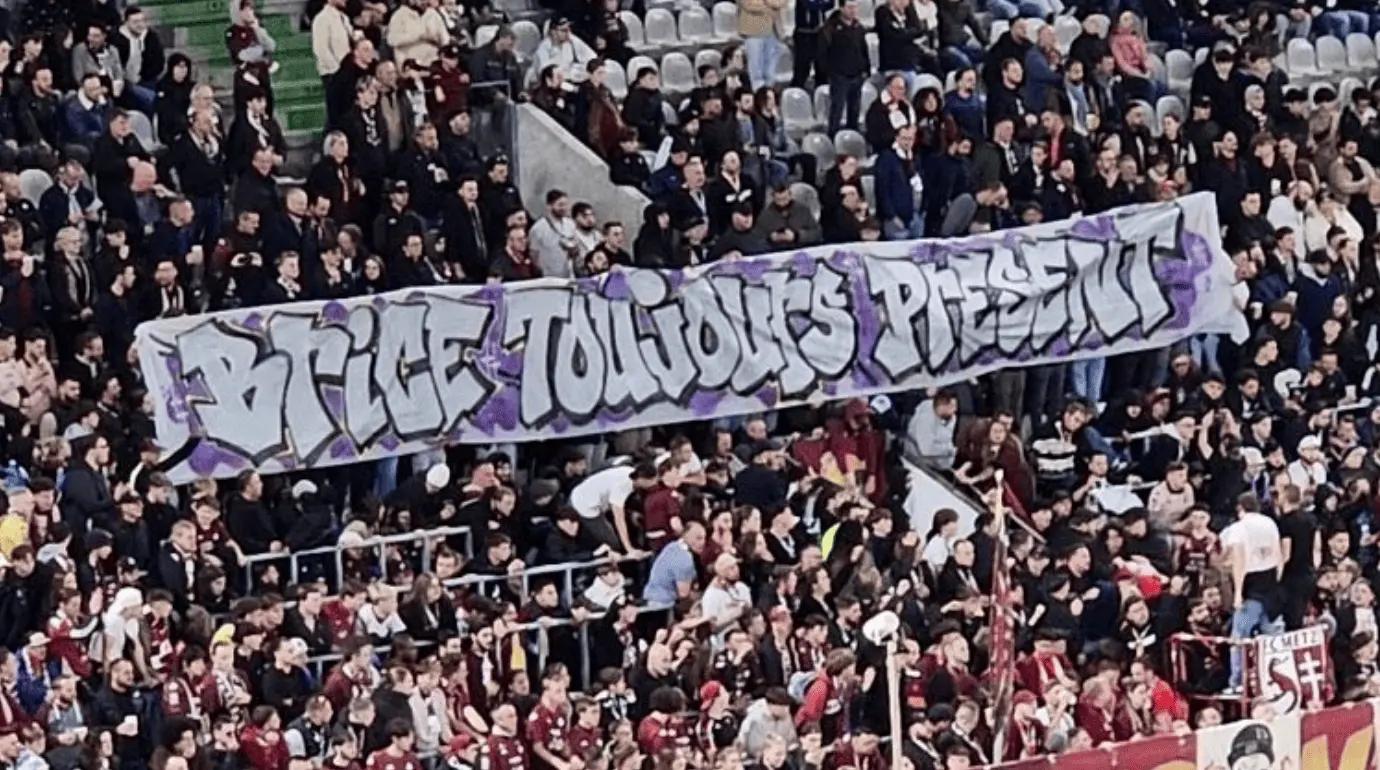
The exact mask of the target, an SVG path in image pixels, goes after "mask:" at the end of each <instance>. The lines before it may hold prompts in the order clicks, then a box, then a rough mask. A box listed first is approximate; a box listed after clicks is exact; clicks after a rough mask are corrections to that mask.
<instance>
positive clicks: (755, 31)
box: [738, 0, 786, 86]
mask: <svg viewBox="0 0 1380 770" xmlns="http://www.w3.org/2000/svg"><path fill="white" fill-rule="evenodd" d="M785 7H786V0H739V2H738V34H739V35H742V36H743V48H744V49H745V51H746V52H747V64H748V80H750V81H751V82H752V84H753V85H754V86H770V85H772V84H773V83H774V82H775V81H776V61H777V59H780V58H781V51H782V50H784V49H785V46H784V45H782V43H781V33H780V26H781V9H782V8H785Z"/></svg>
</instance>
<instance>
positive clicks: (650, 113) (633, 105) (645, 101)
mask: <svg viewBox="0 0 1380 770" xmlns="http://www.w3.org/2000/svg"><path fill="white" fill-rule="evenodd" d="M635 77H636V78H637V79H636V80H635V81H634V82H633V87H632V89H631V90H630V91H628V98H627V99H626V100H625V101H624V102H623V122H624V123H626V124H628V125H629V126H632V127H633V128H634V129H636V130H637V138H638V139H639V140H641V142H642V146H644V147H658V146H660V145H661V137H662V133H663V131H664V129H665V125H666V116H665V115H663V114H662V110H661V103H662V96H661V78H660V77H658V76H657V72H656V70H655V69H653V68H651V67H643V68H642V69H640V70H638V71H637V73H636V76H635Z"/></svg>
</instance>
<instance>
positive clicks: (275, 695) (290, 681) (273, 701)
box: [259, 636, 312, 721]
mask: <svg viewBox="0 0 1380 770" xmlns="http://www.w3.org/2000/svg"><path fill="white" fill-rule="evenodd" d="M299 646H300V647H301V648H302V649H301V651H300V652H299V650H298V649H297V648H298V647H299ZM306 647H307V645H306V644H305V643H303V642H298V641H296V640H295V639H294V638H292V637H286V636H280V637H278V638H277V639H276V640H275V641H274V642H273V643H272V644H271V645H270V653H271V654H272V655H273V665H271V666H269V667H268V668H267V669H264V673H263V679H262V680H261V681H260V687H259V699H260V700H261V701H263V702H264V703H265V704H267V705H269V706H272V707H273V708H275V709H277V710H278V713H279V714H280V715H282V717H283V720H284V721H291V720H293V719H296V718H297V717H299V716H301V715H302V711H303V709H305V708H306V705H307V698H308V697H310V696H311V694H312V690H311V688H310V687H308V684H307V682H308V679H309V677H308V675H307V672H306V671H305V670H303V669H302V668H301V666H300V665H298V661H299V658H300V657H301V656H302V654H303V653H305V652H306Z"/></svg>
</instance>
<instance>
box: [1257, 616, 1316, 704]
mask: <svg viewBox="0 0 1380 770" xmlns="http://www.w3.org/2000/svg"><path fill="white" fill-rule="evenodd" d="M1253 652H1254V655H1255V665H1254V666H1253V667H1252V672H1253V673H1252V678H1253V679H1254V680H1255V681H1254V682H1252V683H1251V684H1252V687H1251V693H1252V694H1253V695H1254V696H1256V697H1257V698H1258V699H1259V700H1261V701H1263V702H1265V703H1269V704H1270V705H1271V706H1272V707H1273V708H1274V712H1275V713H1276V714H1291V713H1293V712H1295V711H1298V710H1300V709H1303V708H1310V709H1311V708H1316V707H1318V706H1320V705H1322V704H1324V703H1327V702H1328V699H1329V698H1330V697H1331V694H1332V687H1331V683H1330V679H1329V677H1328V673H1327V668H1328V654H1327V632H1326V630H1325V629H1324V628H1323V627H1322V626H1309V627H1308V628H1301V629H1299V630H1297V631H1290V632H1288V633H1283V634H1274V635H1271V636H1258V637H1256V639H1255V649H1254V650H1253Z"/></svg>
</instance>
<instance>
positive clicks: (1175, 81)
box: [1164, 48, 1193, 99]
mask: <svg viewBox="0 0 1380 770" xmlns="http://www.w3.org/2000/svg"><path fill="white" fill-rule="evenodd" d="M1164 67H1165V69H1166V70H1168V71H1169V90H1170V91H1173V92H1174V93H1176V94H1178V95H1179V97H1180V98H1182V99H1187V98H1188V95H1189V92H1190V91H1192V90H1193V57H1192V56H1190V55H1189V54H1188V52H1187V51H1181V50H1179V49H1177V48H1175V49H1174V50H1172V51H1169V52H1168V53H1166V54H1165V55H1164Z"/></svg>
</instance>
